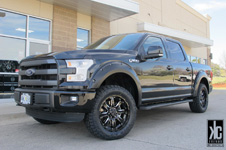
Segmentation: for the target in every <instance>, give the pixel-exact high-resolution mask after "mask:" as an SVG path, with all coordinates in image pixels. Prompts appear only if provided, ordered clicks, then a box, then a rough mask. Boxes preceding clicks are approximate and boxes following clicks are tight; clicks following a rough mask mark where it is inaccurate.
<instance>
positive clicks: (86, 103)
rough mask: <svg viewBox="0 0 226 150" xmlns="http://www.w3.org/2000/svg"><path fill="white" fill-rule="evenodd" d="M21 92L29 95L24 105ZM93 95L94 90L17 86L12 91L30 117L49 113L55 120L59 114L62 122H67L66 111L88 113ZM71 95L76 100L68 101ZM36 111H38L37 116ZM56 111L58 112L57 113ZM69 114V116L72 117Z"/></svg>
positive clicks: (94, 93) (16, 100)
mask: <svg viewBox="0 0 226 150" xmlns="http://www.w3.org/2000/svg"><path fill="white" fill-rule="evenodd" d="M22 93H28V94H29V95H30V97H31V101H30V104H28V105H24V104H22V103H21V94H22ZM95 95H96V92H95V91H57V90H37V89H22V88H17V89H16V90H15V93H14V98H15V102H16V103H17V104H18V105H20V106H24V107H26V110H27V114H28V115H30V116H32V117H37V118H40V119H48V118H43V117H44V116H48V115H50V114H51V116H52V117H50V118H52V119H51V120H54V121H57V120H56V118H57V116H61V117H60V118H61V119H60V120H64V119H63V118H64V117H65V120H66V121H64V122H68V121H67V120H68V119H67V118H68V115H65V114H66V113H67V114H68V113H71V114H70V115H72V113H83V114H85V113H89V112H90V111H91V109H92V106H93V103H94V100H93V99H94V97H95ZM71 96H77V97H78V102H73V101H70V97H71ZM29 112H34V113H29ZM36 112H37V113H38V112H39V113H38V114H39V115H38V116H37V113H36ZM56 113H60V114H58V115H57V114H56ZM46 114H48V115H46ZM63 114H64V115H63ZM70 115H69V118H73V117H70ZM42 116H43V117H42ZM62 116H64V117H62ZM72 116H73V115H72ZM83 116H84V115H83ZM74 117H75V116H74ZM54 118H55V119H54ZM69 120H70V119H69ZM61 122H62V121H61Z"/></svg>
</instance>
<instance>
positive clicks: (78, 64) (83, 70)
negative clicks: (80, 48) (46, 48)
mask: <svg viewBox="0 0 226 150" xmlns="http://www.w3.org/2000/svg"><path fill="white" fill-rule="evenodd" d="M65 61H66V63H67V67H68V68H76V74H68V75H67V81H85V80H86V79H87V73H88V69H89V68H90V67H91V66H92V65H93V60H91V59H80V60H65Z"/></svg>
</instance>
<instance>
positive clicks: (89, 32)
mask: <svg viewBox="0 0 226 150" xmlns="http://www.w3.org/2000/svg"><path fill="white" fill-rule="evenodd" d="M78 29H81V30H86V31H88V45H90V44H91V30H90V29H86V28H82V27H77V28H76V32H77V31H78ZM77 39H78V32H77V38H76V48H77V49H78V50H82V49H83V48H85V47H87V46H88V45H87V46H85V47H81V46H78V42H77Z"/></svg>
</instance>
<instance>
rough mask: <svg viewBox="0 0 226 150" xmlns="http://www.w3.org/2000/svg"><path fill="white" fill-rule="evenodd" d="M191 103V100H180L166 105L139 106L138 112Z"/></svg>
mask: <svg viewBox="0 0 226 150" xmlns="http://www.w3.org/2000/svg"><path fill="white" fill-rule="evenodd" d="M188 102H193V99H186V100H180V101H173V102H166V103H160V104H153V105H147V106H144V105H143V106H140V110H150V109H152V108H157V107H164V106H170V105H175V104H182V103H188Z"/></svg>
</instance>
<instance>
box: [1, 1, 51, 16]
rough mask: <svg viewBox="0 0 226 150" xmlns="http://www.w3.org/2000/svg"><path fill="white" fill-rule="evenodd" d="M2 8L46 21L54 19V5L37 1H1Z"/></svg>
mask: <svg viewBox="0 0 226 150" xmlns="http://www.w3.org/2000/svg"><path fill="white" fill-rule="evenodd" d="M0 8H3V9H7V10H12V11H16V12H19V13H24V14H27V15H33V16H36V17H41V18H45V19H52V18H53V5H51V4H47V3H43V2H40V1H37V0H0Z"/></svg>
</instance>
